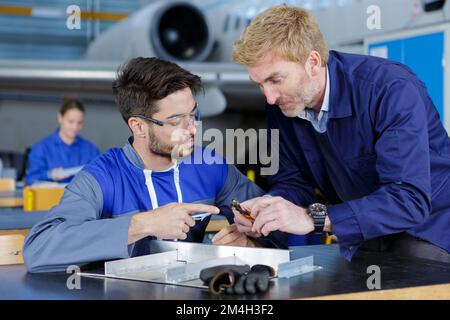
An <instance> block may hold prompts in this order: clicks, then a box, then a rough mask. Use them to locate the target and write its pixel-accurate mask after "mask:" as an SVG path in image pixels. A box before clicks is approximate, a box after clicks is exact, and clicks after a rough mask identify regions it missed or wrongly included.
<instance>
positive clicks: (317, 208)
mask: <svg viewBox="0 0 450 320" xmlns="http://www.w3.org/2000/svg"><path fill="white" fill-rule="evenodd" d="M309 210H310V212H311V214H312V215H314V216H316V217H324V216H326V215H327V206H326V205H324V204H321V203H313V204H312V205H311V206H310V207H309Z"/></svg>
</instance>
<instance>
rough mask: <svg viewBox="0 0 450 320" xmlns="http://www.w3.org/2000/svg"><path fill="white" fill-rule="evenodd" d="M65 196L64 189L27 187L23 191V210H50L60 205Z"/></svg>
mask: <svg viewBox="0 0 450 320" xmlns="http://www.w3.org/2000/svg"><path fill="white" fill-rule="evenodd" d="M63 194H64V188H63V187H33V186H31V187H26V188H25V189H24V190H23V210H24V211H41V210H50V209H51V208H52V207H54V206H56V205H57V204H59V201H60V200H61V197H62V195H63Z"/></svg>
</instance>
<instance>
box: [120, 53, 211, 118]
mask: <svg viewBox="0 0 450 320" xmlns="http://www.w3.org/2000/svg"><path fill="white" fill-rule="evenodd" d="M112 87H113V92H114V95H115V96H116V103H117V105H118V106H119V111H120V114H121V115H122V118H123V119H124V120H125V122H128V119H129V118H130V117H131V116H133V115H137V114H139V115H145V116H148V117H151V116H153V114H155V113H156V112H157V111H158V109H157V107H156V102H157V101H158V100H161V99H164V98H165V97H167V96H168V95H170V94H172V93H174V92H176V91H179V90H182V89H185V88H190V89H191V90H192V93H193V94H195V93H197V92H198V91H199V90H201V89H203V88H202V84H201V80H200V77H199V76H196V75H194V74H192V73H190V72H189V71H187V70H184V69H183V68H181V67H180V66H178V65H177V64H175V63H172V62H169V61H164V60H161V59H158V58H142V57H139V58H135V59H132V60H130V61H129V62H128V63H127V64H125V65H123V66H121V67H120V68H119V70H118V71H117V78H116V80H115V81H114V82H113V86H112Z"/></svg>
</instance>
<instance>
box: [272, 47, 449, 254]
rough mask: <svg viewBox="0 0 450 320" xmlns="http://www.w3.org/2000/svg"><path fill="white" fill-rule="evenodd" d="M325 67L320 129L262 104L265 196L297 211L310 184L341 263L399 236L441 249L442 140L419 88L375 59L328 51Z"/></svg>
mask: <svg viewBox="0 0 450 320" xmlns="http://www.w3.org/2000/svg"><path fill="white" fill-rule="evenodd" d="M327 68H328V74H329V86H330V87H329V101H328V104H329V106H328V110H327V111H326V112H325V114H324V115H321V117H320V118H321V119H323V120H322V122H323V121H325V122H326V123H325V125H324V124H323V123H322V124H320V123H314V125H313V122H314V121H308V119H307V118H308V117H303V118H301V117H293V118H288V117H286V116H284V115H283V114H282V113H281V111H280V109H279V108H278V107H274V106H267V107H266V112H267V116H268V127H269V129H280V130H279V134H280V143H279V150H280V157H279V158H280V169H279V171H278V173H277V174H275V175H273V176H271V177H270V178H269V188H270V191H269V193H270V194H271V195H276V196H281V197H283V198H285V199H287V200H289V201H291V202H293V203H295V204H297V205H299V206H303V207H306V206H308V205H309V204H311V203H313V202H314V189H315V188H318V189H319V190H320V191H321V192H322V194H323V195H324V196H325V197H326V198H327V200H328V202H329V203H330V204H331V205H330V206H329V207H328V215H329V218H330V221H331V224H332V228H333V232H334V233H335V234H336V236H337V238H338V240H339V245H340V248H341V253H342V255H343V256H344V257H345V258H346V259H348V260H351V258H352V257H353V255H354V254H355V253H356V252H357V250H358V248H360V246H361V245H362V244H364V243H365V242H366V241H369V240H372V239H379V238H382V237H384V236H387V235H393V234H398V233H402V232H406V233H407V234H409V235H411V236H413V237H416V238H419V239H422V240H425V241H428V242H430V243H431V244H434V245H435V246H437V247H439V248H441V249H443V250H446V251H447V252H450V231H449V230H450V139H449V137H448V135H447V132H446V131H445V129H444V127H443V125H442V123H441V121H440V119H439V114H438V112H437V110H436V108H435V106H434V104H433V102H432V101H431V98H430V96H429V95H428V93H427V90H426V87H425V85H424V84H423V83H422V82H421V81H420V80H419V79H418V78H417V77H416V75H415V74H414V73H413V72H412V71H411V70H410V69H409V68H407V67H406V66H404V65H402V64H399V63H396V62H393V61H389V60H385V59H381V58H376V57H370V56H363V55H354V54H345V53H340V52H336V51H330V56H329V60H328V63H327ZM316 120H318V119H316ZM319 122H320V121H319ZM269 141H270V139H269Z"/></svg>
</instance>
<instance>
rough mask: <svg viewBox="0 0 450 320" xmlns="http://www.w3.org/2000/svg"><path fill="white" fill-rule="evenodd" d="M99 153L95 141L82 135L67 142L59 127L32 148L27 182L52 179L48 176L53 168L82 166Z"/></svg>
mask: <svg viewBox="0 0 450 320" xmlns="http://www.w3.org/2000/svg"><path fill="white" fill-rule="evenodd" d="M99 154H100V152H99V150H98V148H97V147H96V146H95V145H94V144H93V143H91V142H89V141H88V140H86V139H84V138H82V137H80V136H77V137H76V138H75V141H74V142H73V143H72V144H71V145H68V144H66V143H65V142H64V141H63V140H62V139H61V137H60V136H59V128H58V129H56V130H55V131H54V132H53V133H52V134H51V135H49V136H47V137H45V138H43V139H41V140H40V141H38V142H37V143H36V144H34V145H33V147H32V148H31V151H30V153H29V155H28V168H27V172H26V176H25V182H26V184H27V185H31V184H32V183H33V182H36V181H52V179H50V178H49V176H48V173H49V171H51V170H52V169H55V168H72V167H78V166H82V165H85V164H87V163H89V162H90V161H91V160H93V159H94V158H95V157H97V156H98V155H99ZM72 178H73V176H72V177H68V178H66V179H63V180H61V181H60V182H63V183H67V182H70V181H71V180H72Z"/></svg>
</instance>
